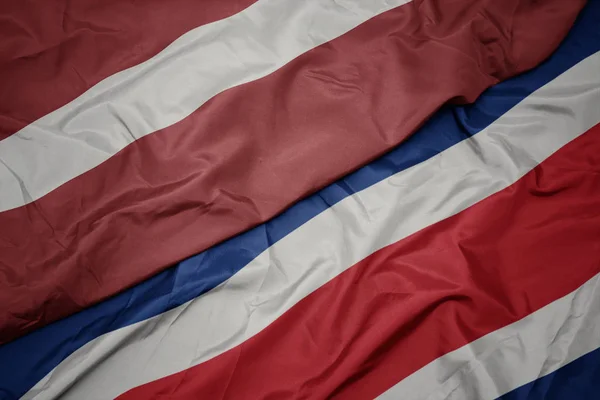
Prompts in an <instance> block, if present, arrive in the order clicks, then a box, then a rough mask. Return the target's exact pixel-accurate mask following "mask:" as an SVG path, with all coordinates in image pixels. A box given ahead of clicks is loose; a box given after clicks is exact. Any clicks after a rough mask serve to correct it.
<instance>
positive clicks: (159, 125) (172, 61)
mask: <svg viewBox="0 0 600 400" xmlns="http://www.w3.org/2000/svg"><path fill="white" fill-rule="evenodd" d="M408 1H409V0H389V1H385V0H376V1H369V2H367V3H365V2H356V1H348V0H345V1H336V2H331V1H328V0H316V1H310V2H306V1H289V0H288V1H276V0H262V1H259V2H257V3H255V4H253V5H252V6H250V7H249V8H247V9H245V10H243V11H242V12H240V13H238V14H235V15H233V16H232V17H230V18H226V19H223V20H220V21H217V22H214V23H212V24H208V25H204V26H201V27H199V28H196V29H194V30H192V31H190V32H187V33H186V34H185V35H183V36H181V37H180V38H178V39H177V40H175V41H174V42H173V43H171V44H170V45H169V46H168V47H167V48H166V49H165V50H163V51H161V52H160V53H159V54H157V55H156V56H155V57H152V58H151V59H149V60H148V61H145V62H143V63H141V64H139V65H136V66H134V67H132V68H129V69H127V70H124V71H120V72H118V73H117V74H115V75H112V76H110V77H109V78H107V79H105V80H103V81H102V82H100V83H98V84H97V85H95V86H94V87H92V88H91V89H90V90H88V91H86V92H85V93H84V94H82V95H81V96H79V97H78V98H77V99H75V100H73V101H72V102H70V103H69V104H67V105H65V106H63V107H61V108H59V109H58V110H56V111H53V112H52V113H50V114H48V115H45V116H44V117H42V118H40V119H39V120H37V121H36V122H35V123H33V124H31V125H28V126H27V127H25V128H24V129H22V130H20V131H19V132H17V133H16V134H15V135H12V136H10V137H8V138H6V139H4V140H2V141H0V160H1V161H2V166H1V167H0V182H1V184H2V187H3V190H2V193H1V194H0V211H4V210H10V209H12V208H15V207H19V206H22V205H24V204H27V203H30V202H32V201H34V200H36V199H39V198H40V197H42V196H44V195H45V194H47V193H49V192H50V191H52V190H54V189H56V188H57V187H58V186H60V185H62V184H64V183H65V182H67V181H69V180H71V179H73V178H74V177H76V176H77V175H80V174H82V173H84V172H85V171H88V170H90V169H92V168H94V167H95V166H97V165H99V164H100V163H102V162H103V161H106V160H107V159H108V158H109V157H110V156H112V155H114V154H116V153H117V152H119V151H120V150H121V149H123V148H124V147H125V146H127V145H128V144H130V143H132V142H133V141H134V140H137V139H139V138H141V137H143V136H146V135H148V134H150V133H152V132H155V131H158V130H160V129H163V128H166V127H168V126H170V125H172V124H174V123H176V122H178V121H180V120H181V119H183V118H185V117H187V116H188V115H190V114H191V113H192V112H193V111H194V110H196V109H197V108H198V107H200V105H202V104H203V103H204V102H206V101H207V100H208V99H210V98H211V97H213V96H214V95H216V94H218V93H219V92H222V91H224V90H226V89H228V88H231V87H234V86H237V85H240V84H242V83H246V82H250V81H253V80H255V79H258V78H261V77H263V76H265V75H268V74H270V73H272V72H273V71H275V70H277V69H278V68H280V67H282V66H283V65H285V64H286V63H288V62H289V61H291V60H292V59H294V58H295V57H297V56H298V55H300V54H302V53H304V52H306V51H308V50H310V49H312V48H314V47H317V46H319V45H320V44H323V43H325V42H327V41H329V40H331V39H333V38H335V37H337V36H340V35H342V34H344V33H345V32H347V31H349V30H350V29H352V28H354V27H356V26H357V25H359V24H361V23H363V22H365V21H366V20H368V19H369V18H372V17H373V16H375V15H377V14H380V13H382V12H384V11H386V10H389V9H391V8H393V7H396V6H399V5H401V4H404V3H407V2H408ZM217 37H218V39H219V40H215V38H217Z"/></svg>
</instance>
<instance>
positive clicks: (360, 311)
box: [120, 125, 600, 399]
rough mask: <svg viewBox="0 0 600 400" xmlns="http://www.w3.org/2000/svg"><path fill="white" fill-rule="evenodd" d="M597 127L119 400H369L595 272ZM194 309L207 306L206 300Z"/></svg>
mask: <svg viewBox="0 0 600 400" xmlns="http://www.w3.org/2000/svg"><path fill="white" fill-rule="evenodd" d="M599 238H600V125H598V126H596V127H595V128H594V129H592V130H591V131H589V132H588V133H586V134H585V135H584V136H582V137H580V138H579V139H576V140H575V141H574V142H571V143H570V144H568V145H567V146H566V147H564V148H563V149H561V150H560V151H559V152H558V153H556V154H555V155H553V156H552V157H551V158H550V159H548V160H547V161H545V162H544V163H542V164H541V165H540V166H538V167H537V168H536V169H535V170H533V171H532V172H530V173H529V174H527V175H526V176H525V177H524V178H522V179H521V180H520V181H518V182H517V183H515V184H514V185H512V186H511V187H509V188H507V189H505V190H503V191H501V192H499V193H496V194H495V195H493V196H491V197H489V198H487V199H485V200H483V201H482V202H480V203H478V204H476V205H474V206H473V207H471V208H469V209H467V210H465V211H463V212H462V213H460V214H458V215H456V216H454V217H452V218H449V219H447V220H444V221H442V222H441V223H438V224H436V225H433V226H430V227H428V228H426V229H424V230H422V231H420V232H418V233H416V234H414V235H412V236H411V237H409V238H407V239H405V240H402V241H400V242H397V243H395V244H393V245H391V246H389V247H387V248H385V249H383V250H381V251H379V252H377V253H375V254H373V255H372V256H370V257H368V258H366V259H365V260H363V261H361V262H360V263H358V264H357V265H355V266H354V267H353V268H351V269H350V270H347V271H346V272H345V273H343V274H342V275H340V276H338V277H337V278H335V279H334V280H332V281H330V282H329V283H327V284H326V285H325V286H323V287H322V288H320V289H319V290H317V291H316V292H313V293H312V294H311V295H309V296H308V297H307V298H305V299H304V300H302V301H301V302H300V303H298V304H297V305H296V306H294V307H293V308H292V309H291V310H289V311H288V312H287V313H285V314H284V315H283V316H282V317H281V318H279V319H278V320H277V321H276V322H275V323H273V324H272V325H270V326H268V327H267V328H266V329H265V330H263V331H262V332H260V333H259V334H257V335H256V336H254V337H253V338H251V339H250V340H248V341H246V342H244V343H243V344H242V345H240V346H238V347H236V348H234V349H232V350H230V351H228V352H226V353H224V354H222V355H221V356H219V357H216V358H214V359H212V360H210V361H208V362H205V363H203V364H200V365H198V366H196V367H193V368H190V369H188V370H186V371H183V372H181V373H178V374H174V375H172V376H169V377H166V378H164V379H161V380H158V381H155V382H151V383H149V384H147V385H144V386H141V387H138V388H136V389H133V390H131V391H129V392H127V393H126V394H124V395H123V396H121V397H120V398H122V399H141V398H144V399H157V398H169V399H175V398H177V399H188V398H189V399H195V398H218V399H226V398H232V399H237V398H257V399H258V398H260V399H262V398H319V399H320V398H340V399H353V398H356V399H367V398H369V399H370V398H373V397H375V396H377V395H379V394H381V393H382V392H383V391H385V390H387V389H388V388H389V387H391V386H393V385H394V384H395V383H397V382H398V381H400V380H401V379H403V378H405V377H406V376H408V375H409V374H411V373H412V372H414V371H416V370H417V369H419V368H420V367H423V366H424V365H426V364H427V363H429V362H431V361H433V360H434V359H436V358H438V357H440V356H442V355H444V354H446V353H447V352H449V351H452V350H455V349H457V348H459V347H461V346H463V345H465V344H467V343H469V342H471V341H473V340H475V339H477V338H479V337H481V336H483V335H485V334H487V333H490V332H492V331H494V330H497V329H499V328H501V327H503V326H506V325H507V324H510V323H512V322H514V321H517V320H518V319H521V318H523V317H525V316H526V315H528V314H530V313H532V312H533V311H535V310H538V309H539V308H541V307H543V306H545V305H547V304H549V303H550V302H552V301H554V300H556V299H558V298H560V297H562V296H564V295H566V294H568V293H570V292H571V291H573V290H575V289H576V288H577V287H579V286H580V285H582V284H583V283H584V282H586V281H587V280H589V279H590V278H591V277H592V276H594V275H595V274H597V273H598V272H600V262H599V260H600V240H598V239H599ZM200 301H201V300H200Z"/></svg>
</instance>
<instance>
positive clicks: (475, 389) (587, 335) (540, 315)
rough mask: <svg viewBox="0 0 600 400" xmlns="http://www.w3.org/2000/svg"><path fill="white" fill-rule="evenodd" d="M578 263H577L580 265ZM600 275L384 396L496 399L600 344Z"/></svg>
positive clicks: (393, 399)
mask: <svg viewBox="0 0 600 400" xmlns="http://www.w3.org/2000/svg"><path fill="white" fill-rule="evenodd" d="M575 267H576V266H575ZM599 283H600V279H599V276H598V275H596V276H595V277H594V278H592V279H591V280H589V281H588V282H586V283H585V284H584V285H583V286H582V287H580V288H579V289H577V290H576V291H574V292H573V293H571V294H569V295H567V296H565V297H563V298H561V299H559V300H557V301H555V302H553V303H550V304H549V305H547V306H546V307H544V308H542V309H540V310H538V311H536V312H535V313H533V314H531V315H529V316H527V317H525V318H524V319H522V320H520V321H518V322H516V323H514V324H511V325H509V326H506V327H504V328H502V329H499V330H497V331H495V332H492V333H490V334H488V335H486V336H484V337H482V338H480V339H478V340H476V341H474V342H472V343H470V344H468V345H466V346H464V347H461V348H460V349H457V350H455V351H453V352H451V353H448V354H446V355H444V356H442V357H440V358H438V359H437V360H435V361H433V362H431V363H430V364H428V365H427V366H425V367H423V368H422V369H420V370H419V371H417V372H415V373H414V374H412V375H411V376H409V377H408V378H406V379H404V380H403V381H402V382H400V383H399V384H397V385H396V386H394V387H392V388H391V389H390V390H388V391H387V392H385V393H384V394H383V395H381V396H380V397H379V398H380V399H386V400H387V399H389V400H397V399H410V400H425V399H427V400H470V399H472V400H494V399H496V398H498V397H499V396H502V395H504V394H506V393H508V392H510V391H511V390H513V389H516V388H518V387H520V386H523V385H525V384H527V383H529V382H532V381H534V380H535V379H537V378H539V377H542V376H545V375H548V374H550V373H552V372H554V371H556V370H558V369H559V368H561V367H563V366H565V365H566V364H568V363H570V362H571V361H574V360H576V359H577V358H579V357H581V356H584V355H585V354H587V353H589V352H591V351H594V350H596V349H598V348H599V347H600V288H599Z"/></svg>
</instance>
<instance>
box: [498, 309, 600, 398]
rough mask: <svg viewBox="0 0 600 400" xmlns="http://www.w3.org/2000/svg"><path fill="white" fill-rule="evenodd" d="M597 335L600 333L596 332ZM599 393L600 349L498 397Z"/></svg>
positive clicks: (562, 395)
mask: <svg viewBox="0 0 600 400" xmlns="http://www.w3.org/2000/svg"><path fill="white" fill-rule="evenodd" d="M597 307H598V306H597ZM597 337H600V335H598V334H596V338H597ZM578 339H579V338H578ZM598 393H600V349H598V350H594V351H593V352H590V353H588V354H586V355H585V356H583V357H581V358H578V359H577V360H575V361H573V362H572V363H570V364H568V365H566V366H564V367H562V368H561V369H559V370H558V371H556V372H553V373H551V374H549V375H546V376H544V377H543V378H540V379H538V380H536V381H533V382H531V383H530V384H527V385H525V386H522V387H520V388H518V389H515V390H514V391H512V392H510V393H507V394H506V395H504V396H503V397H502V398H501V399H499V400H538V399H539V400H559V399H560V400H573V399H577V400H596V399H597V398H598Z"/></svg>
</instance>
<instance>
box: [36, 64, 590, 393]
mask: <svg viewBox="0 0 600 400" xmlns="http://www.w3.org/2000/svg"><path fill="white" fill-rule="evenodd" d="M599 70H600V53H597V54H596V55H594V56H591V57H589V58H588V59H586V60H584V61H582V62H581V63H580V64H578V65H576V66H575V67H573V68H572V69H571V70H569V71H567V72H565V73H564V74H563V75H561V76H560V77H558V78H557V79H555V80H554V81H552V82H550V83H549V84H548V85H546V86H545V87H543V88H541V89H540V90H538V91H536V92H535V93H534V94H532V95H531V96H529V97H528V98H526V99H525V100H523V101H522V102H521V103H520V104H518V105H517V106H515V108H513V109H512V110H510V111H509V112H508V113H507V114H505V115H504V116H502V117H501V118H500V119H498V120H497V121H496V122H495V123H493V124H492V125H491V126H489V127H488V128H487V129H485V130H484V131H482V132H480V133H479V134H477V135H475V136H474V137H473V138H471V139H469V140H466V141H463V142H461V143H459V144H457V145H455V146H453V147H451V148H449V149H448V150H446V151H444V152H443V153H441V154H439V155H437V156H435V157H433V158H431V159H429V160H428V161H425V162H423V163H421V164H419V165H416V166H414V167H412V168H410V169H408V170H405V171H402V172H400V173H398V174H396V175H394V176H392V177H390V178H388V179H385V180H383V181H381V182H379V183H377V184H375V185H373V186H371V187H369V188H367V189H365V190H363V191H362V192H358V193H356V194H354V195H353V196H350V197H348V198H346V199H344V200H342V201H341V202H339V203H337V204H336V205H334V206H333V207H331V208H329V209H327V210H326V211H324V212H323V213H321V214H319V215H318V216H316V217H315V218H313V219H311V220H310V221H308V222H307V223H305V224H304V225H302V226H301V227H299V228H298V229H297V230H295V231H293V232H292V233H290V234H289V235H288V236H286V237H285V238H283V239H281V240H280V241H279V242H277V243H276V244H274V245H273V246H272V247H270V248H269V249H267V250H266V251H265V252H263V253H262V254H260V255H259V256H258V257H257V258H256V259H254V260H253V261H252V262H251V263H250V264H248V265H247V266H246V267H244V268H243V269H242V270H240V271H239V272H238V273H237V274H236V275H234V276H233V277H232V278H231V279H229V280H228V281H227V282H225V283H224V284H222V285H220V286H218V287H217V288H215V289H214V290H212V291H210V292H208V293H206V294H205V295H203V296H201V297H200V298H198V299H195V300H193V301H191V302H188V303H186V304H184V305H182V306H180V307H178V308H176V309H173V310H171V311H169V312H166V313H164V314H161V315H159V316H157V317H154V318H151V319H149V320H146V321H143V322H140V323H137V324H134V325H131V326H128V327H125V328H122V329H119V330H117V331H114V332H111V333H108V334H106V335H104V336H102V337H100V338H98V339H96V340H94V341H92V342H90V343H88V344H87V345H86V346H84V347H83V348H81V349H80V350H78V351H77V352H75V353H74V354H73V355H71V356H70V357H69V358H67V359H66V360H65V361H64V362H63V363H62V364H61V365H59V366H58V367H57V368H56V369H55V370H54V371H52V372H51V373H50V374H49V375H48V376H46V377H45V378H44V379H43V380H42V381H41V382H40V383H38V384H37V385H36V386H35V387H34V388H33V389H32V390H31V391H30V392H29V393H28V394H27V396H26V397H27V398H33V397H35V398H37V399H48V398H53V397H55V396H58V395H60V394H62V395H63V396H64V397H61V398H65V399H79V398H86V399H103V398H107V397H112V396H114V395H117V394H119V393H122V392H124V391H126V390H128V389H130V388H132V387H135V386H138V385H140V384H143V383H146V382H150V381H152V380H155V379H158V378H160V377H163V376H165V375H169V374H172V373H175V372H178V371H182V370H184V369H187V368H189V367H191V366H193V365H196V364H199V363H201V362H203V361H205V360H208V359H210V358H213V357H215V356H217V355H219V354H221V353H223V352H225V351H227V350H228V349H231V348H233V347H234V346H237V345H239V344H240V343H242V342H243V341H245V340H247V339H248V338H250V337H252V336H254V335H255V334H257V333H258V332H260V331H261V330H262V329H264V328H265V327H267V326H268V325H269V324H270V323H272V322H273V321H274V320H275V319H276V318H278V317H279V316H281V315H282V314H283V313H284V312H285V311H286V310H288V309H290V307H292V306H293V305H294V304H296V303H297V302H298V301H300V300H301V299H302V298H304V297H305V296H306V295H308V294H309V293H311V292H313V291H315V290H316V289H318V288H319V287H320V286H322V285H323V284H325V283H326V282H327V281H329V280H331V279H332V278H334V277H336V276H337V275H339V274H340V273H341V272H343V271H344V270H346V269H348V268H349V267H351V266H352V265H354V264H355V263H357V262H358V261H360V260H362V259H363V258H365V257H367V256H368V255H369V254H372V253H373V252H375V251H377V250H378V249H381V248H382V247H384V246H386V245H389V244H391V243H394V242H396V241H398V240H400V239H402V238H405V237H406V236H408V235H410V234H412V233H414V232H416V231H418V230H420V229H422V228H424V227H426V226H428V225H431V224H434V223H436V222H438V221H440V220H442V219H444V218H447V217H449V216H451V215H453V214H456V213H457V212H459V211H461V210H464V209H465V208H467V207H469V206H470V205H472V204H474V203H476V202H478V201H480V200H482V199H484V198H485V197H487V196H489V195H491V194H493V193H495V192H497V191H499V190H501V189H504V188H506V187H507V186H509V185H510V184H512V183H514V182H515V181H516V180H518V179H519V178H520V177H522V176H523V175H524V174H526V173H527V172H528V171H530V170H531V169H532V168H534V167H535V166H536V165H537V164H538V163H539V162H541V161H543V160H544V159H546V158H547V157H548V156H550V155H551V154H552V153H553V152H555V151H556V150H558V149H560V148H561V147H562V146H563V145H565V144H566V143H568V142H569V141H571V140H573V139H574V138H576V137H577V136H579V135H580V134H582V133H584V132H585V131H587V130H588V129H590V128H591V127H592V126H594V125H595V124H596V123H598V121H599V119H600V114H598V112H597V110H598V104H600V74H598V71H599Z"/></svg>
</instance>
